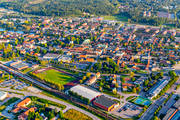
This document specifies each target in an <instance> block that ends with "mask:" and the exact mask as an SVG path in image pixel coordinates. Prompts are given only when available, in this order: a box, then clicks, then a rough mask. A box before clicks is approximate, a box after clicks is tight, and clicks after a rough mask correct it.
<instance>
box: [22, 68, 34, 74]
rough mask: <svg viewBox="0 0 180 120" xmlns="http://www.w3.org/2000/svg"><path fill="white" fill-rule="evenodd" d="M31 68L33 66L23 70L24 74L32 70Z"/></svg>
mask: <svg viewBox="0 0 180 120" xmlns="http://www.w3.org/2000/svg"><path fill="white" fill-rule="evenodd" d="M31 70H32V68H26V69H24V70H22V72H23V73H24V74H26V73H27V72H29V71H31Z"/></svg>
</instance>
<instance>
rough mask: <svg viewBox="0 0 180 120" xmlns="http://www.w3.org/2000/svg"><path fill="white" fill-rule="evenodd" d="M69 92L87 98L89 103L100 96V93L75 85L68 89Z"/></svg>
mask: <svg viewBox="0 0 180 120" xmlns="http://www.w3.org/2000/svg"><path fill="white" fill-rule="evenodd" d="M70 91H72V92H74V93H77V94H78V95H80V96H82V97H84V98H87V99H88V100H89V101H92V100H94V99H95V98H96V97H98V96H100V95H101V93H99V92H97V91H95V90H92V89H90V88H87V87H85V86H82V85H76V86H74V87H72V88H71V89H70Z"/></svg>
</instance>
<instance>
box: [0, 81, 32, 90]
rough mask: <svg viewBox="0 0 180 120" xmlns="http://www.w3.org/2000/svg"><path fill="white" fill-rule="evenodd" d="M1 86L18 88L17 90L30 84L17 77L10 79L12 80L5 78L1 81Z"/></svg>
mask: <svg viewBox="0 0 180 120" xmlns="http://www.w3.org/2000/svg"><path fill="white" fill-rule="evenodd" d="M0 86H1V87H10V88H12V89H16V90H22V89H24V88H26V87H28V86H29V85H28V84H26V83H24V82H22V81H20V80H17V79H10V80H5V81H3V82H1V83H0Z"/></svg>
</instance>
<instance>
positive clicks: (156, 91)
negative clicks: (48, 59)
mask: <svg viewBox="0 0 180 120" xmlns="http://www.w3.org/2000/svg"><path fill="white" fill-rule="evenodd" d="M168 82H169V81H168V80H167V79H164V80H161V81H160V82H158V83H157V85H155V86H154V87H153V88H151V89H150V90H149V92H148V98H149V99H152V98H153V97H155V96H157V95H158V94H159V93H160V91H161V90H162V89H163V88H164V87H165V86H166V85H167V84H168Z"/></svg>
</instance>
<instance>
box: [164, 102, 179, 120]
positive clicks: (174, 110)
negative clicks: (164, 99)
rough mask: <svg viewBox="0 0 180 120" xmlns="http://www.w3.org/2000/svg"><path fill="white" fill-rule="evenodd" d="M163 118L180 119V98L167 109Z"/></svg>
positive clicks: (166, 119) (169, 119) (165, 119)
mask: <svg viewBox="0 0 180 120" xmlns="http://www.w3.org/2000/svg"><path fill="white" fill-rule="evenodd" d="M163 120H180V99H179V100H178V101H176V103H175V104H174V105H173V107H171V108H170V109H169V110H168V111H167V113H166V115H165V116H164V118H163Z"/></svg>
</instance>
